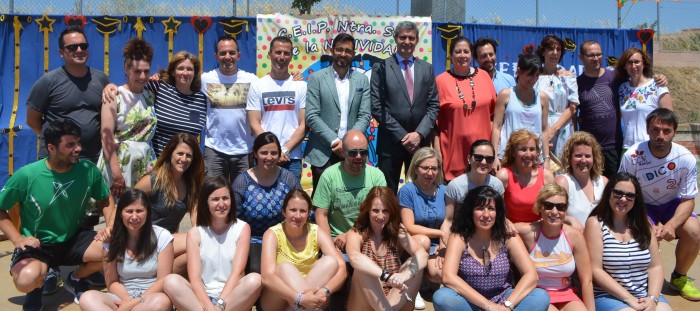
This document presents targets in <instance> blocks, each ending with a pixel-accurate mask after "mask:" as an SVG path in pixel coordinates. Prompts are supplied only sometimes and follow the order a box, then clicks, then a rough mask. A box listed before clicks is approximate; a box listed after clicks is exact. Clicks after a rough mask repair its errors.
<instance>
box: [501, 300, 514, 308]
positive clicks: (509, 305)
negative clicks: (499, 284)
mask: <svg viewBox="0 0 700 311" xmlns="http://www.w3.org/2000/svg"><path fill="white" fill-rule="evenodd" d="M503 306H505V307H506V308H508V309H511V310H513V303H512V302H510V300H506V301H504V302H503Z"/></svg>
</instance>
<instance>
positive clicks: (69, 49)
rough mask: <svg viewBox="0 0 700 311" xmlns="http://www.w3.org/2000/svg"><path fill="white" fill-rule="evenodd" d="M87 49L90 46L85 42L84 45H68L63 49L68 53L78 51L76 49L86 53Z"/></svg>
mask: <svg viewBox="0 0 700 311" xmlns="http://www.w3.org/2000/svg"><path fill="white" fill-rule="evenodd" d="M89 47H90V45H89V44H88V43H87V42H85V43H76V44H69V45H66V46H64V47H63V48H64V49H66V50H68V51H71V52H75V51H77V50H78V48H80V49H81V50H83V51H87V49H88V48H89Z"/></svg>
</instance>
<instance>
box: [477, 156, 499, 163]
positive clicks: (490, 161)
mask: <svg viewBox="0 0 700 311" xmlns="http://www.w3.org/2000/svg"><path fill="white" fill-rule="evenodd" d="M472 157H474V160H476V162H479V163H481V161H483V160H484V159H486V163H488V164H491V163H493V161H495V160H496V157H494V156H485V155H481V154H472Z"/></svg>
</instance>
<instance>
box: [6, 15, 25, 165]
mask: <svg viewBox="0 0 700 311" xmlns="http://www.w3.org/2000/svg"><path fill="white" fill-rule="evenodd" d="M12 27H13V28H14V30H15V89H14V91H15V92H14V97H13V99H12V116H11V117H10V125H9V126H8V127H9V133H8V135H7V142H8V144H7V173H8V175H10V176H12V174H14V173H15V159H14V150H15V141H14V140H15V139H14V138H15V137H16V136H17V134H16V133H15V129H14V127H15V121H16V120H17V108H18V107H19V60H20V55H19V40H20V31H21V30H22V29H23V28H24V27H22V23H21V22H20V21H19V16H15V18H14V21H13V22H12ZM18 129H20V130H21V129H22V128H21V127H19V128H18Z"/></svg>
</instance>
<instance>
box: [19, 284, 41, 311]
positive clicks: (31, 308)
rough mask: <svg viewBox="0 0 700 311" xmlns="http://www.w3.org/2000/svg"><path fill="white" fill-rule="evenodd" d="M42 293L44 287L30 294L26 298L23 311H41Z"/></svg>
mask: <svg viewBox="0 0 700 311" xmlns="http://www.w3.org/2000/svg"><path fill="white" fill-rule="evenodd" d="M42 292H43V287H39V288H35V289H34V290H33V291H31V292H28V293H27V295H26V296H24V304H23V305H22V310H24V311H41V309H42V302H41V299H42Z"/></svg>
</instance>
